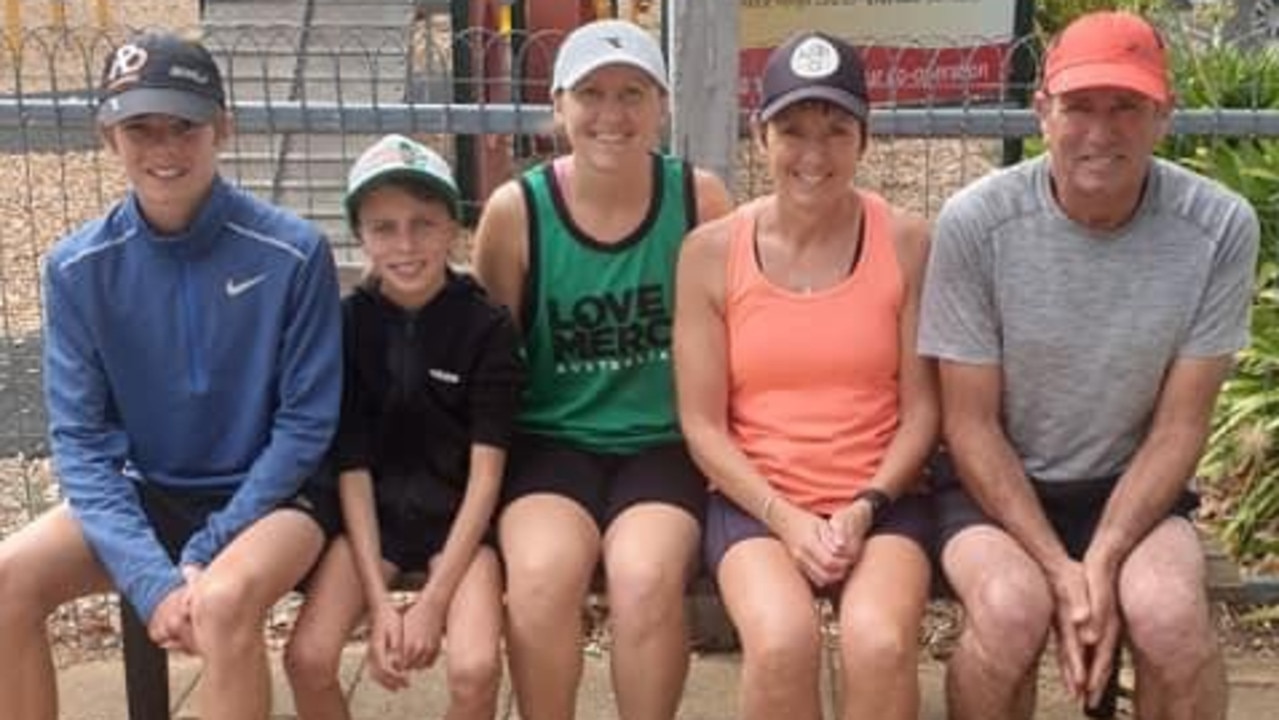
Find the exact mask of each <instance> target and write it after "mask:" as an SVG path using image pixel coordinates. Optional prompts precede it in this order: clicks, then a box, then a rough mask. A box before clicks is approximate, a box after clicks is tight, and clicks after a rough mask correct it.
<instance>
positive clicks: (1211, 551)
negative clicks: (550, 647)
mask: <svg viewBox="0 0 1279 720" xmlns="http://www.w3.org/2000/svg"><path fill="white" fill-rule="evenodd" d="M1204 548H1205V556H1206V560H1207V563H1208V571H1207V584H1208V590H1209V596H1210V597H1211V598H1212V599H1213V600H1217V601H1228V602H1231V601H1236V602H1237V601H1251V602H1256V601H1260V600H1263V599H1264V598H1256V597H1252V596H1250V595H1249V593H1248V590H1247V587H1246V586H1245V584H1244V582H1243V579H1242V577H1241V575H1240V573H1239V568H1238V567H1237V566H1236V565H1235V564H1234V562H1233V561H1232V560H1231V559H1230V557H1229V555H1227V554H1226V552H1225V550H1224V549H1223V548H1222V547H1221V545H1220V544H1219V543H1217V542H1216V541H1215V540H1213V539H1211V538H1207V537H1205V538H1204ZM422 581H423V578H422V576H421V575H420V574H416V573H410V574H406V575H405V576H403V577H402V578H400V579H398V580H397V581H396V583H395V588H396V589H397V590H405V591H412V590H415V589H417V588H420V587H421V586H422ZM596 585H597V587H596V591H598V589H599V584H598V582H597V583H596ZM1276 594H1279V591H1277V592H1276ZM1272 599H1273V598H1272ZM686 602H687V609H688V619H689V625H690V626H691V627H692V628H693V632H692V634H693V637H694V641H695V644H696V646H697V647H698V648H699V649H701V650H703V651H727V650H735V649H736V648H737V647H738V643H737V633H736V630H735V629H734V628H733V624H732V622H730V621H729V619H728V616H727V613H726V612H725V611H724V608H723V606H722V604H721V603H720V599H719V595H718V594H717V592H716V589H715V584H714V583H713V582H712V581H711V580H710V579H709V578H707V577H705V576H699V577H698V578H697V579H695V580H694V581H693V582H692V583H691V584H690V586H689V591H688V595H687V599H686ZM120 613H121V626H122V629H123V635H124V640H123V642H124V673H125V687H126V693H127V698H128V709H129V719H130V720H167V719H168V718H169V717H170V715H169V702H170V700H169V664H168V655H167V653H166V652H165V651H164V650H162V649H160V648H159V647H158V646H156V645H155V644H154V643H152V642H151V640H150V638H149V637H148V636H147V629H146V625H145V624H143V623H142V621H141V620H140V619H139V618H138V616H137V615H136V614H135V613H134V611H133V608H132V607H131V606H130V605H129V603H127V602H124V601H123V600H121V602H120ZM831 687H832V688H834V690H833V692H835V693H836V694H837V692H838V688H837V683H832V684H831ZM1131 695H1132V692H1131V689H1130V688H1126V687H1124V686H1123V684H1122V683H1121V682H1120V668H1119V663H1116V664H1115V672H1114V673H1113V674H1112V675H1111V677H1110V682H1109V683H1108V685H1107V689H1106V693H1105V695H1104V697H1103V699H1102V702H1101V703H1099V704H1098V706H1097V707H1096V708H1093V709H1091V710H1090V711H1089V712H1088V713H1087V714H1088V716H1089V717H1091V718H1114V717H1115V715H1116V712H1117V710H1118V702H1119V700H1120V698H1123V697H1131ZM836 699H837V698H836Z"/></svg>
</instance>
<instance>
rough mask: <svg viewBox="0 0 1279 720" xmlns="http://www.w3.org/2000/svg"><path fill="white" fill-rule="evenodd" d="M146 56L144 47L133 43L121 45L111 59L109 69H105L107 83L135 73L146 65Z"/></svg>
mask: <svg viewBox="0 0 1279 720" xmlns="http://www.w3.org/2000/svg"><path fill="white" fill-rule="evenodd" d="M148 57H149V55H148V53H147V51H146V48H142V47H139V46H137V45H134V44H133V43H128V44H127V45H121V46H120V47H119V49H117V50H116V51H115V57H114V58H112V60H111V69H110V70H108V71H107V84H108V85H114V84H116V83H118V82H120V81H122V80H124V79H126V78H128V77H129V76H133V75H137V74H138V73H139V72H141V71H142V68H144V67H146V64H147V58H148Z"/></svg>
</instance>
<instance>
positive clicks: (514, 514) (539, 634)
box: [498, 493, 600, 720]
mask: <svg viewBox="0 0 1279 720" xmlns="http://www.w3.org/2000/svg"><path fill="white" fill-rule="evenodd" d="M498 529H499V532H500V535H501V545H502V557H503V559H504V560H505V563H506V613H507V647H508V649H509V652H510V663H511V681H512V683H513V684H514V685H515V695H516V698H517V700H518V702H519V709H520V717H521V718H522V719H523V720H566V719H567V718H572V717H573V716H574V713H575V711H576V707H577V686H578V683H579V681H580V680H581V677H582V601H583V600H584V599H585V598H586V591H587V589H588V588H589V586H590V581H591V573H593V572H594V571H595V565H596V563H597V562H598V560H599V547H600V537H599V531H598V530H597V529H596V527H595V521H594V520H592V519H591V518H590V517H589V516H588V515H587V514H586V511H585V510H583V509H582V507H581V506H580V505H578V504H577V503H575V502H573V501H572V500H569V499H568V498H565V497H561V496H558V495H551V494H547V493H538V494H534V495H527V496H525V497H522V498H520V499H519V500H516V501H515V502H514V503H512V504H511V505H510V506H509V507H508V508H507V509H506V511H505V512H503V513H502V517H501V520H500V521H499V525H498Z"/></svg>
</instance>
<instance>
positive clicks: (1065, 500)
mask: <svg viewBox="0 0 1279 720" xmlns="http://www.w3.org/2000/svg"><path fill="white" fill-rule="evenodd" d="M934 477H935V484H934V493H935V496H936V498H937V529H938V532H937V547H936V557H937V559H938V560H940V559H941V553H942V551H943V550H944V549H945V548H946V544H947V543H949V542H950V541H951V540H952V539H953V538H954V537H955V536H956V535H958V534H959V533H960V532H962V531H963V530H965V529H967V528H969V527H972V526H973V525H996V524H997V523H996V522H995V521H994V520H992V519H991V518H990V517H989V516H987V515H986V513H985V512H984V511H982V509H981V507H980V506H979V505H978V504H977V501H976V500H974V499H973V498H972V496H970V495H969V494H968V491H967V490H965V489H964V487H963V485H962V484H961V482H960V480H959V476H958V474H957V473H956V472H955V469H954V466H953V465H952V464H951V463H950V462H949V460H948V459H946V458H942V459H941V461H939V462H938V463H937V464H936V467H935V473H934ZM1118 481H1119V476H1118V475H1114V476H1111V477H1103V478H1093V479H1087V480H1071V481H1067V482H1048V481H1043V480H1034V479H1032V480H1031V485H1032V486H1033V487H1034V489H1035V494H1036V495H1037V496H1038V497H1039V502H1040V504H1041V505H1042V506H1043V508H1044V514H1045V515H1046V516H1047V517H1048V522H1049V523H1051V524H1052V526H1053V530H1054V531H1056V533H1057V537H1058V538H1059V539H1060V540H1061V543H1062V545H1064V546H1065V548H1066V552H1067V554H1069V555H1070V557H1072V558H1074V559H1075V560H1080V559H1082V558H1083V556H1084V553H1085V552H1087V551H1088V546H1089V544H1091V543H1092V537H1093V534H1094V533H1096V532H1097V525H1098V524H1099V523H1100V522H1101V515H1102V513H1103V512H1104V511H1105V509H1106V502H1107V501H1108V500H1109V499H1110V494H1111V492H1112V491H1113V490H1114V488H1115V483H1116V482H1118ZM1198 507H1199V496H1198V495H1196V494H1195V493H1193V492H1191V491H1190V490H1185V491H1183V492H1182V493H1181V496H1180V497H1178V498H1177V502H1176V504H1174V505H1173V507H1172V510H1170V511H1169V513H1168V516H1169V517H1172V516H1180V517H1185V518H1189V517H1190V516H1191V515H1192V514H1193V513H1194V511H1195V510H1196V509H1197V508H1198ZM939 564H940V563H939Z"/></svg>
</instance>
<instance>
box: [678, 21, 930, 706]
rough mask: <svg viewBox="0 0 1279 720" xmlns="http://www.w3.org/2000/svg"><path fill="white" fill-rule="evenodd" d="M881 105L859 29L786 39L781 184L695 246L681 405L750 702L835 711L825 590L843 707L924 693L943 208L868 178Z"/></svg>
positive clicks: (776, 107) (712, 227)
mask: <svg viewBox="0 0 1279 720" xmlns="http://www.w3.org/2000/svg"><path fill="white" fill-rule="evenodd" d="M868 114H869V103H868V99H867V93H866V83H865V74H864V70H863V67H862V64H861V61H860V59H859V58H858V55H857V51H856V50H855V49H854V48H852V47H851V46H849V45H847V44H846V43H844V42H843V41H841V40H838V39H836V38H833V37H830V36H828V35H824V34H822V33H812V32H810V33H803V34H800V35H797V36H796V37H794V38H791V39H790V40H789V41H788V42H787V43H786V44H784V45H783V46H781V47H780V48H778V49H777V50H776V51H774V53H773V55H772V56H771V57H770V58H769V61H768V64H767V65H766V67H765V70H764V81H763V103H762V105H761V108H760V112H759V115H758V117H757V122H756V123H755V133H756V139H757V141H758V143H759V145H760V148H761V149H762V151H763V152H764V153H765V154H766V156H767V160H768V167H769V172H770V175H771V176H772V179H773V182H774V186H775V188H776V190H775V192H774V193H773V194H771V195H768V196H765V197H762V198H759V199H757V200H755V201H754V202H752V203H750V204H747V205H745V206H743V207H741V208H740V209H738V210H737V211H736V212H734V213H733V214H732V215H730V216H728V217H726V218H723V219H721V220H718V221H716V222H714V223H711V224H709V225H704V226H702V227H701V228H699V229H698V230H696V231H694V232H693V234H692V235H691V236H690V238H689V240H688V241H687V242H686V243H685V245H684V248H683V252H682V255H681V258H680V266H679V276H678V281H677V298H678V300H677V303H676V318H675V337H674V346H675V369H676V382H677V388H678V393H679V409H680V418H681V423H682V425H683V429H684V434H685V436H686V438H687V440H688V443H689V447H690V450H691V452H692V455H693V457H694V459H695V460H696V461H697V463H698V465H699V466H700V467H701V469H702V470H703V472H705V473H706V475H707V476H708V477H709V478H711V480H712V483H713V485H714V489H715V491H716V492H715V493H714V494H713V496H712V500H711V503H710V506H709V509H708V516H707V519H706V529H705V550H706V556H707V562H708V565H709V566H710V568H711V569H712V571H713V572H714V573H715V576H716V579H717V581H718V582H719V586H720V591H721V594H722V596H723V598H724V602H725V605H726V606H727V608H728V612H729V615H730V616H731V617H732V619H733V622H734V623H735V624H736V626H737V629H738V632H739V633H740V635H741V637H742V647H743V651H744V652H743V662H742V682H741V687H742V690H741V701H740V710H739V712H740V714H741V716H742V717H744V718H776V717H790V718H804V719H806V720H807V719H809V718H818V717H819V716H820V698H819V692H818V670H819V668H820V646H821V635H820V632H819V631H820V628H819V624H818V614H817V612H816V609H815V606H814V600H815V599H816V598H817V597H819V596H825V597H829V598H831V599H832V600H834V601H835V602H836V607H838V609H839V628H840V638H841V655H842V658H841V659H842V667H843V669H844V670H843V687H844V692H843V693H842V697H843V703H844V707H843V708H842V711H843V716H844V717H858V718H914V717H916V716H917V715H918V711H919V689H918V678H917V671H916V662H917V657H916V654H917V645H918V643H917V636H918V632H919V624H920V622H921V619H922V616H923V612H924V607H925V605H926V601H927V594H928V585H929V580H930V577H931V571H930V567H929V562H928V556H927V553H926V549H925V548H926V547H927V545H928V543H930V541H931V535H932V528H931V525H932V523H931V516H930V511H929V508H928V505H927V503H925V502H924V501H923V500H922V499H921V497H920V496H919V495H918V493H917V492H916V490H917V488H916V485H917V481H918V478H919V477H920V474H921V472H922V467H923V465H924V463H925V461H926V459H927V457H928V456H929V454H930V453H931V452H932V450H933V448H934V445H935V443H936V440H937V432H938V417H939V412H938V402H937V389H936V379H935V369H934V367H933V366H932V365H931V364H930V363H929V362H928V361H926V360H925V359H923V358H921V357H919V355H918V354H917V353H916V351H915V327H916V320H917V313H918V305H919V287H920V283H921V281H922V279H923V267H924V261H925V259H926V256H927V252H928V249H927V246H928V227H927V224H926V223H925V222H924V220H923V219H922V218H918V217H914V216H908V215H906V214H904V213H903V212H901V211H899V210H897V209H895V208H893V207H892V206H890V205H889V204H888V203H886V202H885V201H884V200H883V199H882V198H880V197H879V196H878V195H876V194H874V193H871V192H868V191H864V190H859V189H857V188H856V187H855V186H854V184H853V179H854V175H855V173H856V169H857V165H858V162H859V161H860V160H861V158H862V154H863V151H864V149H865V140H866V129H867V120H868Z"/></svg>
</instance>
